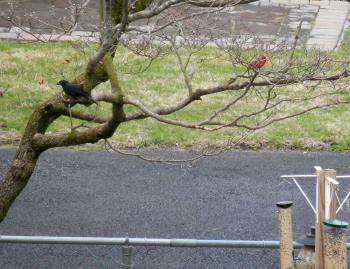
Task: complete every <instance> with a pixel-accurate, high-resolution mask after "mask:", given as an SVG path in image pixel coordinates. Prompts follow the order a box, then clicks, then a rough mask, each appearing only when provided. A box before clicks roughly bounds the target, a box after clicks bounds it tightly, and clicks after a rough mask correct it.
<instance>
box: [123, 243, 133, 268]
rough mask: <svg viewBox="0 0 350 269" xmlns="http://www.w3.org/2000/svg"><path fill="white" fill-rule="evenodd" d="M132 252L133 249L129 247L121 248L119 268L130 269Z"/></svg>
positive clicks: (131, 266)
mask: <svg viewBox="0 0 350 269" xmlns="http://www.w3.org/2000/svg"><path fill="white" fill-rule="evenodd" d="M132 252H133V248H132V247H131V246H122V263H121V266H120V268H123V269H132V268H134V265H133V263H132Z"/></svg>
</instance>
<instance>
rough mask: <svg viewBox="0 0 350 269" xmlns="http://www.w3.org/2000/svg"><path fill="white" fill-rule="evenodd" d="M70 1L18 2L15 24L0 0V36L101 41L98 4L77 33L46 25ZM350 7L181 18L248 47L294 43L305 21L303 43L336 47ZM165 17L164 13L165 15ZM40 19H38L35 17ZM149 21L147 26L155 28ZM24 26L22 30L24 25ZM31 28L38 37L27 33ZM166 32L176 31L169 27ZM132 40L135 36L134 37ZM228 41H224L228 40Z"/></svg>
mask: <svg viewBox="0 0 350 269" xmlns="http://www.w3.org/2000/svg"><path fill="white" fill-rule="evenodd" d="M67 6H68V2H67V0H64V1H51V2H49V1H44V0H37V1H34V0H21V1H16V2H15V9H14V10H15V14H16V16H17V23H18V25H20V26H21V27H17V26H14V25H12V24H11V23H9V22H8V21H7V20H6V17H7V16H8V10H9V8H8V1H7V0H0V15H1V16H2V17H1V18H0V39H1V38H4V39H19V40H36V38H40V39H42V40H77V39H80V40H83V41H90V42H95V41H97V40H98V34H97V32H96V31H97V28H96V25H98V19H97V18H98V11H97V2H96V1H91V2H90V4H89V6H88V8H87V9H86V14H85V15H84V16H82V17H81V21H80V23H79V25H78V27H77V29H75V31H73V32H70V33H69V34H62V33H61V32H60V31H59V30H57V29H55V27H48V25H47V24H45V23H43V22H49V24H51V25H54V26H59V25H60V23H62V22H63V23H64V21H65V20H67V19H64V16H65V15H67V11H66V9H65V8H66V7H67ZM349 9H350V5H349V3H348V2H346V1H308V0H260V1H258V2H255V3H251V4H248V5H242V6H237V7H228V8H226V9H224V10H222V11H220V12H217V13H213V14H210V15H203V16H199V17H196V18H194V19H192V20H189V21H186V22H183V27H184V28H185V29H187V30H188V33H192V32H196V35H199V36H200V37H201V38H206V37H208V36H210V37H211V38H213V37H214V38H215V39H219V38H226V39H227V38H232V37H235V36H237V35H241V36H251V37H254V38H246V39H245V41H244V42H245V43H247V44H246V45H247V46H254V45H256V44H262V45H266V44H276V43H278V44H281V43H283V42H284V43H287V44H289V45H290V44H292V42H293V39H294V35H295V33H296V29H297V27H298V25H299V23H300V22H301V21H303V24H302V31H301V36H300V43H299V45H300V46H306V47H307V48H317V49H322V50H333V49H334V48H336V47H337V46H338V45H339V44H340V41H341V38H342V34H343V31H344V29H345V27H346V21H347V18H348V15H349ZM190 11H194V12H196V11H197V12H198V11H201V8H194V7H193V6H189V7H186V8H184V7H177V8H172V9H170V10H169V12H168V13H167V14H165V16H162V17H159V18H157V22H158V23H162V22H166V21H167V20H169V19H170V18H175V17H181V16H183V15H184V14H188V13H189V12H190ZM163 15H164V14H163ZM34 18H37V19H34ZM155 23H156V22H155V21H151V22H150V24H149V27H151V28H152V27H154V26H155ZM23 27H24V28H23ZM27 31H30V32H32V33H35V36H33V35H30V34H28V33H27ZM166 31H168V33H172V32H176V31H177V29H172V28H171V27H170V28H167V30H166ZM131 36H132V37H133V38H134V36H133V35H131ZM226 39H225V40H226Z"/></svg>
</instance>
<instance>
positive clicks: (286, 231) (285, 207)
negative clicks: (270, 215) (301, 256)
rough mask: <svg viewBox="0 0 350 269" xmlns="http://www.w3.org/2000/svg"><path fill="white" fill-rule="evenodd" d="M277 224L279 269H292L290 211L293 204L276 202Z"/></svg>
mask: <svg viewBox="0 0 350 269" xmlns="http://www.w3.org/2000/svg"><path fill="white" fill-rule="evenodd" d="M276 205H277V207H278V223H279V238H280V269H293V268H294V259H293V258H294V257H293V232H292V209H291V206H292V205H293V202H291V201H282V202H278V203H277V204H276Z"/></svg>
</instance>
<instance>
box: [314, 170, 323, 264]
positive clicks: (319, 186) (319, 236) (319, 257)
mask: <svg viewBox="0 0 350 269" xmlns="http://www.w3.org/2000/svg"><path fill="white" fill-rule="evenodd" d="M316 172H317V178H316V221H315V230H316V236H315V258H316V259H315V268H316V269H324V255H323V253H324V251H323V226H322V222H323V219H324V206H325V197H324V191H325V182H324V181H325V171H324V170H322V169H321V168H319V169H316Z"/></svg>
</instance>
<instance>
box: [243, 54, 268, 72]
mask: <svg viewBox="0 0 350 269" xmlns="http://www.w3.org/2000/svg"><path fill="white" fill-rule="evenodd" d="M266 61H267V58H266V56H265V55H264V54H261V55H259V57H258V58H257V59H255V60H252V61H251V62H250V63H249V64H248V66H247V70H258V69H260V68H261V67H263V66H264V65H265V64H266Z"/></svg>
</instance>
